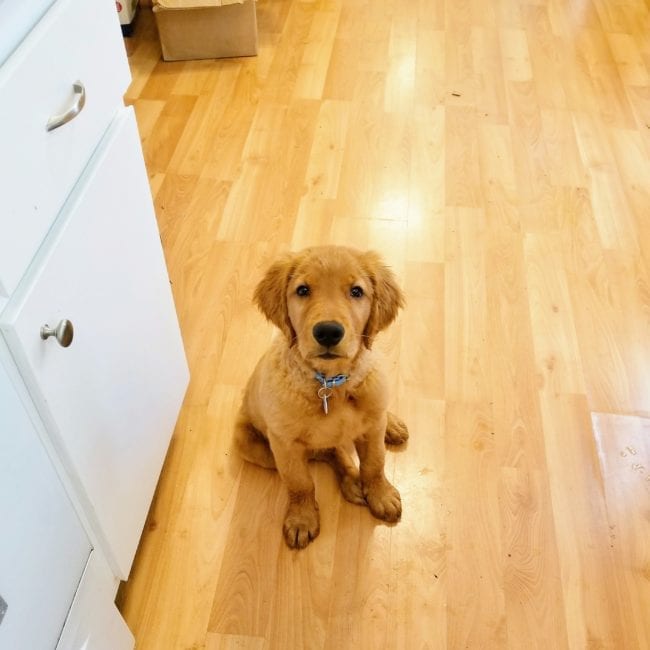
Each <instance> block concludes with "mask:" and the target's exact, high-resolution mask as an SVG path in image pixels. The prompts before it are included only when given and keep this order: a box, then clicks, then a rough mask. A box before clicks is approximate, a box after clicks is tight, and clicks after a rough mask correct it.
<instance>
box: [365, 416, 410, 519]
mask: <svg viewBox="0 0 650 650" xmlns="http://www.w3.org/2000/svg"><path fill="white" fill-rule="evenodd" d="M385 431H386V427H385V426H382V427H378V428H376V429H375V430H372V431H370V432H368V434H367V435H366V436H365V437H364V438H360V439H358V440H355V442H354V446H355V447H356V448H357V453H358V454H359V463H360V467H359V470H360V473H361V483H362V485H363V491H364V494H365V497H366V500H367V501H368V507H369V508H370V512H372V514H373V515H374V516H375V517H377V519H383V520H384V521H388V522H395V521H398V520H399V518H400V517H401V516H402V499H401V497H400V494H399V492H398V491H397V489H396V488H395V487H394V486H393V485H391V484H390V483H389V482H388V479H387V478H386V476H385V474H384V458H385V455H386V450H385V448H384V433H385Z"/></svg>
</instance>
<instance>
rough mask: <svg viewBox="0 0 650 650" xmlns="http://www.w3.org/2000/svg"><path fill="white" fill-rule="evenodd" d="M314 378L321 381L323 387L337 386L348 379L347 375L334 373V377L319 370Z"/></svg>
mask: <svg viewBox="0 0 650 650" xmlns="http://www.w3.org/2000/svg"><path fill="white" fill-rule="evenodd" d="M314 379H316V380H317V381H318V382H320V384H321V386H322V387H323V388H335V387H336V386H341V385H342V384H344V383H345V382H346V381H347V380H348V376H347V375H334V377H326V376H325V375H323V374H322V373H320V372H317V373H316V374H315V375H314Z"/></svg>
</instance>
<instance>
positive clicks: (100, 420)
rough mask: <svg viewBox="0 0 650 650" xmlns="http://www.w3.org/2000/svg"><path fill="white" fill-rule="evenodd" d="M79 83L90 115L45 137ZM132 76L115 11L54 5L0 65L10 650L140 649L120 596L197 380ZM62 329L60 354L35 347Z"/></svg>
mask: <svg viewBox="0 0 650 650" xmlns="http://www.w3.org/2000/svg"><path fill="white" fill-rule="evenodd" d="M1 19H2V2H1V0H0V20H1ZM78 80H79V81H81V82H82V84H83V86H84V89H85V98H84V100H85V104H84V106H83V108H82V109H81V111H80V112H78V114H77V115H76V116H75V117H74V118H73V119H72V120H71V121H69V122H68V123H66V124H64V125H63V126H61V127H60V128H59V129H56V130H54V131H50V132H47V131H46V129H45V125H46V123H47V118H48V117H49V116H51V115H52V113H59V112H65V108H66V104H67V103H68V102H70V101H71V100H72V101H73V102H77V101H78V100H79V99H80V96H81V95H80V94H79V96H77V97H73V96H72V93H71V88H72V84H75V83H76V81H78ZM128 80H129V74H128V66H127V63H126V56H125V52H124V45H123V43H122V39H121V36H120V27H119V21H118V19H117V15H116V12H115V4H114V3H113V2H112V1H111V0H56V1H55V2H54V3H53V5H52V7H51V8H50V9H49V11H47V13H46V14H45V15H44V16H43V17H42V19H41V20H40V21H39V22H38V24H37V25H36V26H35V27H34V29H33V30H32V32H31V33H30V34H29V35H28V36H27V38H26V39H25V40H24V41H23V42H22V43H21V44H20V45H19V46H18V47H17V49H16V50H15V51H14V52H13V54H12V55H11V56H10V57H9V58H8V59H7V60H6V61H5V62H4V63H3V64H2V66H0V141H1V142H2V147H0V184H1V186H2V196H3V208H2V210H0V373H2V372H6V376H7V377H9V379H10V382H9V383H8V382H7V381H5V382H4V384H3V383H0V451H1V452H2V454H3V456H2V464H0V469H1V470H3V475H2V476H1V477H0V489H1V490H2V493H0V507H1V508H2V510H1V511H0V531H1V534H0V596H1V597H3V598H4V599H5V600H6V601H7V603H8V604H9V609H8V610H7V615H6V617H5V619H4V622H2V621H0V650H5V649H7V650H16V649H22V648H29V649H30V650H40V649H41V648H53V647H55V646H54V644H56V643H57V638H58V645H56V647H57V648H58V650H73V649H74V650H96V649H97V650H103V648H106V649H107V650H108V649H110V650H127V649H129V648H132V646H133V638H132V636H131V634H130V633H129V632H128V630H127V628H126V626H125V624H124V621H123V620H122V618H121V617H120V615H119V613H118V612H117V610H116V608H115V605H114V603H113V600H114V597H115V593H116V590H117V586H118V584H119V579H126V578H127V577H128V575H129V571H130V568H131V564H132V562H133V557H134V554H135V551H136V549H137V545H138V541H139V539H140V535H141V532H142V528H143V526H144V522H145V518H146V515H147V511H148V508H149V506H150V503H151V499H152V496H153V493H154V490H155V486H156V483H157V481H158V476H159V473H160V470H161V468H162V464H163V460H164V457H165V453H166V451H167V447H168V445H169V440H170V437H171V434H172V431H173V428H174V424H175V420H176V417H177V415H178V411H179V409H180V405H181V402H182V399H183V395H184V393H185V389H186V387H187V383H188V379H189V377H188V374H189V373H188V369H187V363H186V360H185V355H184V351H183V346H182V340H181V336H180V331H179V327H178V321H177V318H176V313H175V309H174V303H173V299H172V294H171V288H170V285H169V279H168V277H167V271H166V267H165V261H164V257H163V252H162V247H161V244H160V237H159V234H158V229H157V224H156V220H155V215H154V212H153V206H152V200H151V194H150V190H149V184H148V180H147V176H146V172H145V168H144V162H143V157H142V151H141V149H140V140H139V137H138V132H137V127H136V123H135V117H134V113H133V110H132V109H131V108H125V107H124V105H123V103H122V101H121V95H122V93H123V92H124V91H125V90H126V87H127V84H128ZM81 103H83V102H81ZM63 319H68V320H69V321H70V322H71V323H72V325H73V327H74V335H73V337H72V342H71V345H70V346H69V347H65V348H64V347H61V346H60V345H59V344H58V342H57V341H56V340H55V339H54V338H53V337H50V338H48V339H46V340H45V339H43V338H42V337H41V331H42V330H41V328H42V326H44V325H46V324H47V325H49V326H50V327H55V326H56V325H57V324H58V323H59V322H60V321H62V320H63ZM15 394H17V395H19V396H20V403H22V404H23V405H24V406H25V409H26V411H27V413H28V414H29V415H30V419H31V421H32V422H33V424H34V426H35V429H34V431H32V432H31V433H30V434H29V436H31V437H30V438H29V444H27V443H24V444H23V447H20V448H18V446H17V445H18V438H17V437H16V433H15V429H16V427H15V423H14V420H15V416H14V415H12V411H11V410H10V409H8V408H6V407H5V406H4V403H5V402H10V403H12V404H13V403H14V402H15V401H16V397H15ZM14 410H15V409H14ZM23 437H24V436H23ZM39 441H40V445H42V448H41V446H39ZM23 442H24V441H23ZM43 449H45V450H46V452H47V454H46V455H44V454H43V453H42V450H43ZM38 450H40V451H38ZM5 463H6V465H7V467H9V468H10V469H9V470H6V469H5V467H4V464H5ZM57 477H58V478H57ZM57 486H58V487H57ZM17 504H20V507H18V509H17ZM7 513H9V514H7ZM44 527H45V528H44ZM59 528H60V529H59ZM44 531H51V533H49V532H44ZM35 538H38V539H35ZM50 538H51V539H50ZM10 557H16V558H18V560H16V562H15V563H13V564H12V566H13V567H14V569H15V570H13V571H10V570H5V568H6V567H5V565H4V564H2V563H3V561H5V560H6V559H7V558H10ZM21 563H22V564H21ZM20 567H22V569H21V568H20ZM0 605H1V603H0ZM20 608H22V610H20ZM17 611H23V612H26V613H27V615H28V616H30V617H31V618H32V621H31V622H32V626H31V627H33V628H34V629H31V628H30V626H29V625H28V626H23V627H22V628H21V629H20V630H18V628H14V627H13V623H12V621H16V620H17V619H16V618H14V617H15V616H16V612H17ZM35 621H37V622H38V623H37V624H36V625H34V622H35ZM43 621H45V623H47V625H45V627H44V623H43ZM10 625H11V626H10ZM45 628H47V629H46V630H45ZM37 629H38V630H41V629H43V630H44V632H43V634H44V635H45V636H42V637H38V638H36V637H33V636H30V635H33V634H34V633H35V632H36V631H37ZM16 630H18V631H16ZM61 631H62V632H61ZM58 632H61V636H60V638H59V637H58V636H57V634H58ZM10 633H11V634H14V636H11V637H9V636H8V635H9V634H10ZM20 634H22V635H23V636H20ZM3 635H4V636H3ZM16 635H17V636H16Z"/></svg>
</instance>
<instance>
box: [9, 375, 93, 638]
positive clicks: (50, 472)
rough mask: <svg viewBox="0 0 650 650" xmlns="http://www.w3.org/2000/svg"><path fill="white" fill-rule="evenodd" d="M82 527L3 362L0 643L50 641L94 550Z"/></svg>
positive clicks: (60, 623)
mask: <svg viewBox="0 0 650 650" xmlns="http://www.w3.org/2000/svg"><path fill="white" fill-rule="evenodd" d="M90 550H91V548H90V542H89V541H88V538H87V537H86V534H85V533H84V530H83V528H82V527H81V523H80V522H79V519H78V518H77V516H76V514H75V512H74V510H73V507H72V504H71V503H70V501H69V499H68V497H67V495H66V493H65V491H64V489H63V486H62V485H61V483H60V482H59V478H58V476H57V474H56V472H55V470H54V468H53V466H52V464H51V463H50V460H49V457H48V456H47V453H46V452H45V449H44V448H43V445H42V444H41V440H40V438H39V435H38V432H37V431H36V430H35V428H34V425H33V424H32V422H31V420H30V419H29V417H28V415H27V412H26V411H25V409H24V407H23V405H22V403H21V402H20V399H19V398H18V394H17V393H16V392H15V390H14V388H13V386H12V385H11V383H10V381H9V378H8V377H7V375H6V374H5V372H4V369H3V367H2V365H0V597H2V600H3V601H4V602H5V603H6V605H7V610H6V612H5V614H4V617H3V618H2V622H1V623H0V648H3V649H4V648H6V649H7V650H10V649H13V648H53V647H54V646H55V645H56V642H57V639H58V638H59V634H60V633H61V629H62V627H63V622H64V621H65V618H66V615H67V613H68V609H69V608H70V605H71V603H72V599H73V597H74V595H75V591H76V589H77V585H78V584H79V580H80V578H81V575H82V573H83V571H84V567H85V565H86V562H87V560H88V556H89V555H90Z"/></svg>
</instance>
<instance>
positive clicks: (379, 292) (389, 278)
mask: <svg viewBox="0 0 650 650" xmlns="http://www.w3.org/2000/svg"><path fill="white" fill-rule="evenodd" d="M364 266H365V269H366V273H368V277H369V278H370V281H371V282H372V286H373V294H374V296H373V301H372V307H371V308H370V317H369V318H368V322H367V323H366V328H365V330H364V335H365V338H364V342H365V345H366V347H367V348H368V349H370V348H371V347H372V342H373V340H374V338H375V336H376V335H377V334H378V333H379V332H381V331H382V330H383V329H386V328H387V327H388V326H389V325H390V324H391V323H392V322H393V321H394V320H395V317H396V316H397V312H398V311H399V309H400V308H402V307H404V294H403V293H402V290H401V289H400V288H399V285H398V284H397V280H396V279H395V276H394V275H393V272H392V271H391V270H390V269H389V268H388V267H387V266H386V265H385V264H384V262H383V261H382V259H381V257H379V255H378V254H377V253H375V252H374V251H369V252H367V253H365V254H364Z"/></svg>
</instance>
